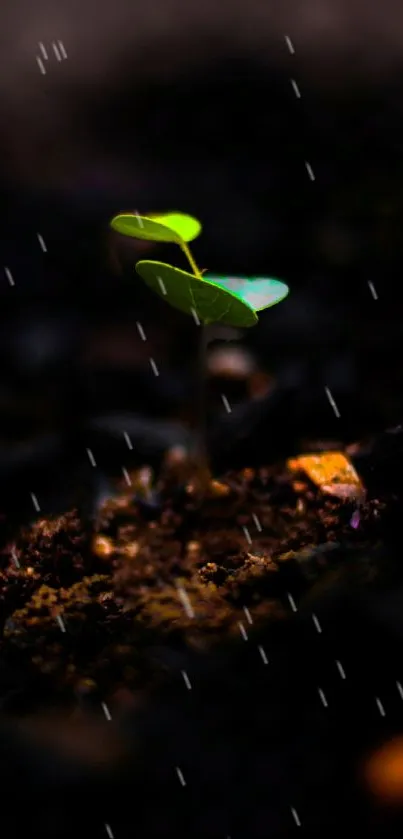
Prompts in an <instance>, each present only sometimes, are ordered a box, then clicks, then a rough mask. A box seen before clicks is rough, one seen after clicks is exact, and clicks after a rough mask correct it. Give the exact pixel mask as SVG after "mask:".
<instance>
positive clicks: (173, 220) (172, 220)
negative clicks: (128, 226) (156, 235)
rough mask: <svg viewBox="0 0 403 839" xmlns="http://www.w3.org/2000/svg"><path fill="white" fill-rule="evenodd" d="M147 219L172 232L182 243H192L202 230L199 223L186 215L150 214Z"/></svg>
mask: <svg viewBox="0 0 403 839" xmlns="http://www.w3.org/2000/svg"><path fill="white" fill-rule="evenodd" d="M149 218H151V219H153V221H157V222H159V224H163V225H164V226H165V227H169V228H170V229H171V230H174V231H175V233H177V234H178V236H180V238H181V239H182V241H183V242H193V239H196V238H197V236H199V235H200V233H201V230H202V226H201V223H200V221H198V219H197V218H194V217H193V216H188V215H186V213H159V214H158V215H154V213H152V215H151V216H150V217H149Z"/></svg>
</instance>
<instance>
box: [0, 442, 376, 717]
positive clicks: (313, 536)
mask: <svg viewBox="0 0 403 839" xmlns="http://www.w3.org/2000/svg"><path fill="white" fill-rule="evenodd" d="M192 469H193V466H192V465H191V464H190V465H189V464H188V463H186V462H182V461H181V459H180V457H179V456H175V454H173V455H172V456H171V459H170V460H168V461H167V465H166V467H165V470H163V473H162V476H161V478H160V480H159V481H158V482H157V484H156V485H155V486H153V484H152V481H153V479H152V475H151V473H150V470H147V469H143V470H140V471H138V472H136V473H133V474H132V475H131V477H130V481H131V486H130V487H128V486H127V485H124V486H120V487H119V488H118V489H119V492H118V494H117V496H116V497H115V498H114V499H111V500H108V501H107V502H106V503H104V505H103V507H102V508H101V509H100V511H99V514H98V516H97V518H96V520H95V522H89V521H83V520H82V519H81V518H80V516H79V514H78V512H77V511H74V510H73V511H71V512H68V513H66V514H65V515H63V516H61V517H59V518H54V519H51V520H50V519H49V520H38V521H37V522H36V523H35V524H34V525H33V526H32V527H29V528H25V529H24V530H23V531H22V532H21V533H20V534H19V536H18V538H17V540H16V543H15V544H14V545H9V546H8V548H7V549H6V550H5V551H4V552H3V556H2V561H1V621H2V627H3V638H2V641H1V656H2V657H3V660H4V661H6V660H10V661H12V663H13V667H14V668H16V672H17V673H18V674H19V678H20V679H22V680H23V683H24V685H26V690H28V685H29V684H30V683H31V682H32V690H34V688H33V686H34V685H35V690H36V689H38V686H40V685H41V677H42V678H43V681H44V684H46V689H47V690H48V691H50V694H49V695H52V694H55V695H58V696H60V697H65V698H66V699H68V698H69V697H70V698H71V697H73V696H75V695H76V693H77V692H78V693H80V691H84V692H87V691H88V692H90V693H91V692H92V691H94V694H95V695H96V696H97V697H98V696H99V697H103V698H104V699H105V700H106V699H108V698H110V696H111V695H113V693H114V692H116V691H117V690H119V689H120V688H121V687H123V686H124V687H125V688H130V689H137V688H140V687H141V688H144V687H145V686H147V685H148V684H149V683H150V682H153V680H154V679H156V678H157V679H159V678H160V677H161V673H160V672H158V667H157V669H156V668H155V663H154V664H153V663H152V662H151V661H150V658H149V651H150V650H152V649H153V648H154V647H155V646H156V645H161V644H162V645H168V646H169V647H172V649H195V650H199V651H207V650H209V649H211V648H212V647H213V646H214V645H220V644H223V643H225V642H226V641H230V640H231V639H239V638H240V637H243V635H244V632H246V631H247V629H248V628H249V626H252V622H253V631H255V630H257V629H259V627H262V626H265V625H266V624H270V623H272V622H274V621H280V622H281V621H285V620H287V618H288V617H289V616H290V614H291V613H292V610H293V608H294V609H295V607H294V606H293V605H292V603H293V602H294V603H295V600H297V601H298V600H300V599H301V597H302V598H304V597H307V595H308V594H309V592H310V591H311V590H312V588H314V587H315V586H317V585H318V583H319V582H320V581H321V580H322V578H324V577H325V576H326V577H328V576H329V574H330V573H331V572H332V570H333V572H337V574H343V573H348V574H349V575H350V576H353V577H354V576H356V577H357V579H358V580H360V581H362V583H363V584H364V585H365V584H367V583H369V582H371V580H372V579H373V578H376V577H377V575H378V574H379V573H380V568H377V565H376V562H372V561H370V560H369V559H367V560H366V562H365V563H364V564H363V563H361V562H360V561H359V560H358V559H354V558H353V559H352V558H351V557H352V555H356V557H359V556H360V555H361V554H362V552H365V550H366V549H368V548H371V551H373V547H374V544H376V542H377V540H379V539H380V538H381V532H382V512H383V510H384V507H385V504H382V502H380V501H379V500H372V501H369V502H368V503H365V504H364V505H362V506H361V507H360V512H359V513H357V512H356V516H357V515H358V516H359V521H358V527H356V528H353V527H352V525H351V519H352V515H353V514H354V512H355V511H356V510H357V505H356V503H355V502H345V501H341V500H339V499H337V498H335V497H331V496H329V495H325V494H323V493H322V492H321V490H320V489H318V488H317V487H315V486H314V485H313V484H311V483H310V482H309V480H308V479H307V478H306V476H305V475H303V474H301V475H298V474H297V475H296V474H295V473H291V472H290V471H288V470H287V468H286V466H280V467H276V468H270V469H269V468H262V469H260V470H251V469H245V470H243V471H242V472H238V473H228V474H226V475H224V476H222V477H220V480H215V481H214V480H213V481H211V482H210V485H209V490H208V494H207V497H204V498H203V499H201V497H200V496H199V495H198V491H197V487H196V486H195V481H194V475H195V472H194V471H192ZM192 480H193V483H192ZM346 552H348V556H349V559H348V560H347V561H346V559H345V555H346ZM245 609H246V610H247V611H246V612H245ZM16 678H17V683H16V685H15V686H13V688H15V689H16V690H18V689H19V688H20V685H19V684H18V677H17V676H16ZM10 687H11V686H10ZM35 690H34V693H33V695H32V700H33V701H35ZM29 693H30V690H28V694H27V696H28V695H29ZM40 693H41V691H40Z"/></svg>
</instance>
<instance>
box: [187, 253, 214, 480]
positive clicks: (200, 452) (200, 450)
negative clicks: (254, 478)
mask: <svg viewBox="0 0 403 839" xmlns="http://www.w3.org/2000/svg"><path fill="white" fill-rule="evenodd" d="M180 246H181V249H182V251H183V253H184V254H185V256H186V259H187V261H188V262H189V265H190V267H191V269H192V271H193V274H194V276H195V277H197V279H198V280H202V279H203V278H202V274H201V271H200V269H199V268H198V267H197V265H196V262H195V260H194V259H193V256H192V253H191V250H190V248H189V246H188V245H187V244H186V242H183V241H182V242H181V245H180ZM196 315H198V313H197V312H196ZM208 344H209V330H208V326H207V324H205V323H201V322H200V325H199V346H198V359H197V368H196V382H197V403H196V404H197V415H196V420H197V438H198V439H197V458H198V461H199V463H200V467H201V471H202V472H203V475H202V482H203V484H204V488H205V489H206V488H207V485H208V482H209V478H210V466H209V456H208V449H207V398H206V382H207V347H208Z"/></svg>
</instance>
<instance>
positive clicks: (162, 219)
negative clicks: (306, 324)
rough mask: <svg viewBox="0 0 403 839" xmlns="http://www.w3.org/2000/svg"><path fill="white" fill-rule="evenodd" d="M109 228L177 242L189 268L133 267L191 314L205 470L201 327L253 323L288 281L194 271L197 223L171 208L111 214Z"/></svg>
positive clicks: (204, 335) (144, 262)
mask: <svg viewBox="0 0 403 839" xmlns="http://www.w3.org/2000/svg"><path fill="white" fill-rule="evenodd" d="M111 227H112V229H113V230H115V231H116V232H117V233H121V234H122V235H123V236H130V237H133V238H135V239H147V240H148V241H153V242H171V243H176V244H177V245H179V247H180V248H181V250H182V251H183V253H184V255H185V256H186V259H187V261H188V262H189V265H190V268H191V272H188V271H183V270H182V269H180V268H176V267H174V266H173V265H168V264H166V263H164V262H155V261H153V260H141V261H140V262H137V264H136V271H137V273H138V274H139V276H140V277H141V278H142V280H144V282H145V283H146V284H147V285H148V286H149V288H151V289H152V291H154V292H155V293H156V294H159V296H160V297H162V298H163V299H164V300H165V301H166V302H167V303H169V304H170V305H171V306H174V308H176V309H179V310H180V311H181V312H185V313H186V314H188V315H191V316H192V317H193V318H194V320H195V323H196V324H197V326H198V327H199V329H200V338H199V347H200V351H199V368H198V379H199V417H198V419H199V432H200V433H199V452H198V456H199V458H200V459H201V460H202V461H203V465H204V466H205V470H204V471H205V473H206V474H209V473H208V457H207V451H206V428H205V403H206V400H205V379H206V349H207V343H208V340H207V332H206V327H207V326H208V325H209V324H213V323H222V324H226V325H227V326H233V327H245V328H246V327H250V326H255V324H256V323H257V322H258V316H257V312H260V311H262V310H263V309H267V308H268V307H269V306H274V305H275V304H276V303H279V302H280V301H281V300H283V299H284V298H285V297H286V296H287V294H288V286H286V284H285V283H283V282H280V280H275V279H270V278H266V277H251V278H247V277H226V276H220V275H211V276H210V275H206V273H205V271H200V270H199V268H198V267H197V265H196V262H195V260H194V258H193V256H192V253H191V251H190V248H189V245H188V243H189V242H191V241H193V239H196V237H197V236H198V235H199V233H200V232H201V229H202V226H201V224H200V222H199V221H198V220H197V219H195V218H193V217H192V216H189V215H185V214H184V213H178V212H172V213H163V214H158V215H157V214H152V215H149V216H140V215H138V214H137V213H123V214H121V215H117V216H115V217H114V218H113V219H112V221H111Z"/></svg>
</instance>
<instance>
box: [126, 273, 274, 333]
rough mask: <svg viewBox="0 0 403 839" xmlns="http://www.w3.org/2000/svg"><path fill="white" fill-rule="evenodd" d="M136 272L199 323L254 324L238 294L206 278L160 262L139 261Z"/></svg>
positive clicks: (253, 312)
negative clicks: (200, 277)
mask: <svg viewBox="0 0 403 839" xmlns="http://www.w3.org/2000/svg"><path fill="white" fill-rule="evenodd" d="M136 271H137V273H138V274H139V275H140V277H141V278H142V279H143V280H144V282H145V283H147V285H148V286H149V287H150V288H151V289H152V290H153V291H155V292H156V293H157V294H159V295H160V297H162V298H163V300H166V301H167V303H170V305H171V306H173V307H174V308H175V309H179V310H180V311H181V312H185V313H186V314H188V315H193V317H194V318H195V320H196V319H198V320H199V321H200V322H201V323H224V324H226V325H227V326H235V327H236V326H238V327H249V326H254V325H255V324H256V323H257V320H258V318H257V315H256V312H255V311H254V310H253V309H252V307H251V306H250V305H249V304H248V303H246V302H245V301H244V300H242V299H241V298H240V297H238V295H237V294H236V293H235V292H233V291H229V290H228V289H226V288H223V287H222V286H220V285H218V284H216V283H214V282H211V281H210V280H207V281H206V280H205V279H204V277H203V279H199V278H198V277H196V276H195V275H194V274H189V273H188V272H187V271H182V270H181V269H180V268H174V266H173V265H167V264H166V263H164V262H155V261H153V260H147V259H145V260H141V261H140V262H138V263H137V265H136Z"/></svg>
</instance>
